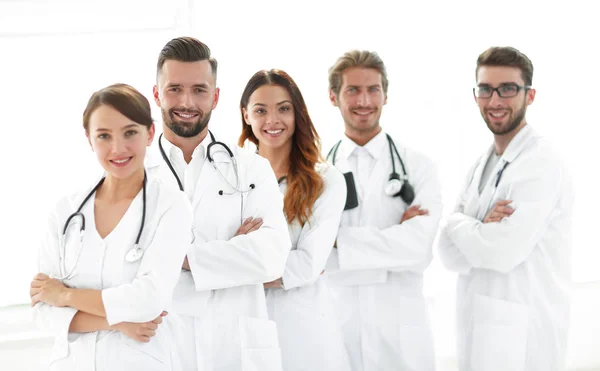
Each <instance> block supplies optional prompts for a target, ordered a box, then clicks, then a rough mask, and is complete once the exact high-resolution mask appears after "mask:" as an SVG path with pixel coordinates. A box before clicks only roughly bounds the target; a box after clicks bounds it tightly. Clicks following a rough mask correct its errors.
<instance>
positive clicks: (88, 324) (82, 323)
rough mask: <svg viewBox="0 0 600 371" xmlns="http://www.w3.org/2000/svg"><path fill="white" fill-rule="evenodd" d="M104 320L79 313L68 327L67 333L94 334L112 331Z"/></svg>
mask: <svg viewBox="0 0 600 371" xmlns="http://www.w3.org/2000/svg"><path fill="white" fill-rule="evenodd" d="M112 329H113V328H112V327H110V326H109V325H108V322H107V321H106V318H104V317H99V316H95V315H93V314H89V313H86V312H82V311H79V312H77V313H76V314H75V316H74V317H73V320H72V321H71V324H70V325H69V332H94V331H102V330H112Z"/></svg>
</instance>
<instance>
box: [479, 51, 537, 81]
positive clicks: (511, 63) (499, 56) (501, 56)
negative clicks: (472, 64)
mask: <svg viewBox="0 0 600 371" xmlns="http://www.w3.org/2000/svg"><path fill="white" fill-rule="evenodd" d="M482 66H497V67H517V68H518V69H520V70H521V77H522V78H523V81H524V82H525V85H527V86H531V85H532V84H533V64H532V63H531V60H530V59H529V58H528V57H527V56H526V55H525V54H523V53H521V52H520V51H519V50H517V49H515V48H513V47H510V46H493V47H491V48H489V49H488V50H486V51H484V52H483V53H481V54H480V55H479V57H478V58H477V68H476V69H475V79H477V73H479V68H480V67H482Z"/></svg>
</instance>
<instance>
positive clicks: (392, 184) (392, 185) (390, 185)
mask: <svg viewBox="0 0 600 371" xmlns="http://www.w3.org/2000/svg"><path fill="white" fill-rule="evenodd" d="M403 185H404V181H403V180H401V179H400V175H398V173H392V174H391V175H390V179H389V180H388V182H387V184H386V185H385V194H386V195H387V196H390V197H396V196H398V195H399V194H400V190H401V189H402V186H403Z"/></svg>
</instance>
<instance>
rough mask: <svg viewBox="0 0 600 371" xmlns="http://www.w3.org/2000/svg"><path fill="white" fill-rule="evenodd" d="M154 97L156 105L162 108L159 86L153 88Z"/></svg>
mask: <svg viewBox="0 0 600 371" xmlns="http://www.w3.org/2000/svg"><path fill="white" fill-rule="evenodd" d="M152 96H153V97H154V102H155V103H156V105H157V106H159V107H160V97H159V95H158V86H157V85H154V86H153V87H152Z"/></svg>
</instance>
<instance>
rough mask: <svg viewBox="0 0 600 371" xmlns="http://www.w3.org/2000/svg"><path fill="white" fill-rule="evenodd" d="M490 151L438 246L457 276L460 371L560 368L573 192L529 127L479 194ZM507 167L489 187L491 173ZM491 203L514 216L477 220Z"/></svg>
mask: <svg viewBox="0 0 600 371" xmlns="http://www.w3.org/2000/svg"><path fill="white" fill-rule="evenodd" d="M492 150H493V146H492V147H491V148H490V149H489V150H488V151H487V153H486V154H485V155H484V156H482V157H481V158H480V159H479V161H478V162H477V163H476V164H475V166H474V168H473V169H472V170H471V171H470V173H469V175H468V177H467V180H466V182H465V186H464V187H463V190H462V192H461V197H460V199H459V202H458V205H457V207H456V209H455V212H454V213H453V214H452V215H450V216H449V217H448V218H447V223H446V225H445V227H443V228H442V230H441V233H440V241H439V247H438V248H439V253H440V257H441V259H442V261H443V263H444V265H445V266H446V267H447V268H448V269H451V270H453V271H455V272H458V273H459V277H458V290H457V299H456V300H457V333H458V359H459V369H460V370H461V371H467V370H469V371H471V370H473V371H475V370H477V371H479V370H486V371H496V370H498V371H500V370H502V371H505V370H511V371H525V370H526V371H558V370H563V369H564V361H565V353H566V338H567V330H568V318H569V296H570V295H569V282H570V255H571V253H570V235H571V210H572V203H573V200H572V198H573V192H572V189H571V179H570V177H569V175H568V174H567V171H566V169H565V166H564V165H563V164H562V163H561V161H560V159H559V158H558V155H557V154H556V153H555V151H554V150H553V149H552V148H551V146H550V145H549V144H548V143H547V142H546V141H545V140H544V139H542V138H541V137H540V136H539V135H538V134H536V133H535V131H534V130H533V129H532V128H531V127H530V126H529V125H527V126H525V127H524V128H523V129H521V131H520V132H519V133H518V134H517V135H516V136H515V137H514V138H513V140H512V141H511V142H510V144H509V145H508V147H507V149H506V151H505V152H504V153H503V154H502V157H501V159H500V161H499V162H498V164H496V168H495V169H494V171H493V172H492V176H490V178H489V179H488V181H487V183H486V185H485V188H484V189H483V191H482V193H481V195H480V194H479V191H478V186H479V182H480V180H481V174H482V172H483V168H484V167H485V163H486V161H487V158H488V157H489V155H490V154H491V151H492ZM505 162H508V163H509V164H508V166H507V167H506V169H505V170H504V173H503V174H502V177H501V181H500V183H499V184H498V188H497V189H495V187H494V185H495V183H496V182H497V179H498V175H497V173H498V171H499V170H500V169H501V167H502V166H504V163H505ZM498 200H512V201H513V203H512V206H513V207H514V209H515V211H514V213H513V214H512V215H511V216H509V217H506V218H504V219H503V220H502V222H500V223H487V224H483V223H482V221H483V219H484V218H485V216H486V215H487V214H488V211H489V210H491V209H492V208H493V206H494V204H495V203H496V201H498Z"/></svg>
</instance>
